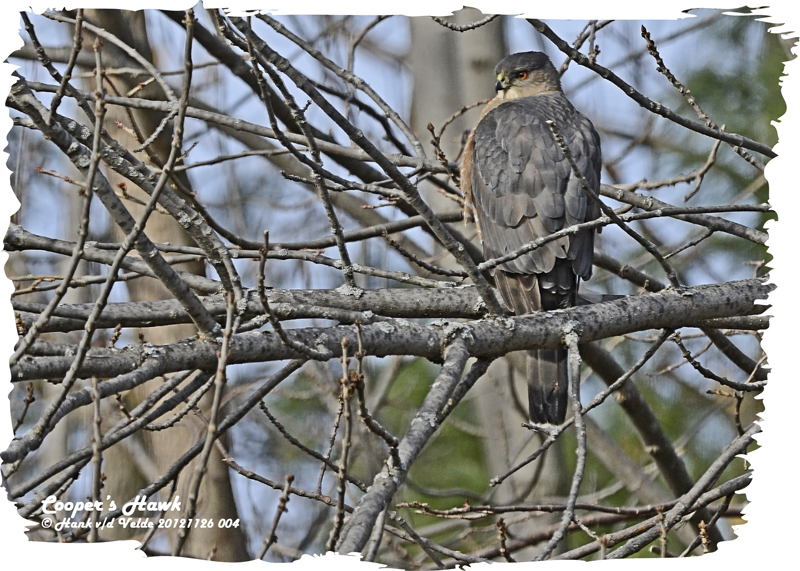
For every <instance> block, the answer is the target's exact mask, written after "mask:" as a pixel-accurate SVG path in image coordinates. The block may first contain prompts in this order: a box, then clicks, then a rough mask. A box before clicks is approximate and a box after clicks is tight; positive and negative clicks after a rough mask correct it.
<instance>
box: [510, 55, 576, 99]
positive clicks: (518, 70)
mask: <svg viewBox="0 0 800 571" xmlns="http://www.w3.org/2000/svg"><path fill="white" fill-rule="evenodd" d="M494 73H495V76H496V77H497V83H495V85H494V88H495V91H497V97H498V98H499V99H517V98H519V97H528V96H529V95H536V94H538V93H548V92H552V91H561V80H560V79H559V77H558V72H557V71H556V68H555V67H553V64H552V63H551V62H550V59H549V58H548V57H547V56H546V55H545V54H543V53H542V52H521V53H518V54H512V55H510V56H507V57H505V58H503V59H502V60H501V61H500V63H498V64H497V66H496V67H495V68H494Z"/></svg>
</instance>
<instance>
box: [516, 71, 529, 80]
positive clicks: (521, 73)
mask: <svg viewBox="0 0 800 571" xmlns="http://www.w3.org/2000/svg"><path fill="white" fill-rule="evenodd" d="M527 77H528V72H527V71H518V72H517V79H525V78H527Z"/></svg>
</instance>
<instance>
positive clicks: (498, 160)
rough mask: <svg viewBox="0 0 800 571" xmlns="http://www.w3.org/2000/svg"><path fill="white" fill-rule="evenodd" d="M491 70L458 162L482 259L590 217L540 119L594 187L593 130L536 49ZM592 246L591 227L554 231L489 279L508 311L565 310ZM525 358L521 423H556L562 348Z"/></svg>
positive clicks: (588, 269) (561, 402)
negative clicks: (525, 406)
mask: <svg viewBox="0 0 800 571" xmlns="http://www.w3.org/2000/svg"><path fill="white" fill-rule="evenodd" d="M494 71H495V75H496V76H497V83H496V84H495V90H496V91H497V96H496V97H495V98H494V99H492V100H491V101H490V102H489V103H488V104H487V105H486V107H485V109H484V110H483V113H482V115H481V119H480V122H479V123H478V126H477V127H476V128H475V130H474V131H473V132H472V133H471V135H470V138H469V139H468V141H467V146H466V148H465V151H464V159H463V162H462V165H461V180H462V185H464V190H465V192H466V195H467V197H468V200H471V202H472V205H473V208H474V210H475V213H476V214H477V223H478V228H479V230H480V233H481V236H482V240H483V252H484V255H485V257H486V258H487V259H490V258H496V257H499V256H503V255H505V254H508V253H511V252H513V251H514V250H516V249H518V248H519V247H521V246H522V245H524V244H527V243H528V242H532V241H534V240H536V239H538V238H542V237H545V236H548V235H550V234H552V233H554V232H557V231H559V230H561V229H563V228H567V227H568V226H572V225H573V224H579V223H581V222H586V221H589V220H594V219H595V218H597V217H598V215H599V208H598V206H597V204H596V203H595V202H594V201H593V200H592V198H591V197H590V196H588V195H587V193H586V192H585V190H584V189H583V187H582V186H581V184H580V182H579V180H578V179H577V178H576V177H575V175H574V173H573V170H572V168H571V167H570V164H569V162H568V161H567V159H566V157H565V156H564V153H563V152H562V151H561V149H560V148H559V146H558V144H557V143H556V141H555V137H554V136H553V132H552V131H551V129H550V127H549V126H548V124H547V121H553V122H554V123H555V126H556V129H557V130H558V132H559V133H560V134H561V136H562V137H563V138H564V141H565V142H566V144H567V146H568V148H569V150H570V154H571V155H572V157H573V159H574V161H575V163H576V165H577V170H578V172H580V174H581V175H582V176H583V178H584V179H585V180H586V182H588V184H589V186H590V187H591V188H592V189H593V190H594V191H595V192H598V191H599V187H600V166H601V155H600V138H599V137H598V135H597V131H595V129H594V126H593V125H592V123H591V121H589V119H587V118H586V117H585V116H584V115H582V114H581V113H580V112H579V111H577V110H576V109H575V107H573V106H572V103H570V102H569V100H568V99H567V97H566V95H564V92H563V91H562V89H561V81H560V79H559V75H558V72H557V71H556V69H555V67H553V64H552V63H551V62H550V60H549V59H548V57H547V56H546V55H545V54H543V53H541V52H524V53H517V54H513V55H510V56H508V57H506V58H504V59H503V60H502V61H501V62H500V63H498V64H497V67H495V70H494ZM593 250H594V231H592V230H582V231H580V232H578V233H577V234H570V235H567V236H562V237H560V238H558V239H556V240H553V241H551V242H548V243H547V244H546V245H544V246H541V247H539V248H537V249H535V250H532V251H530V252H528V253H526V254H523V255H522V256H519V257H517V258H515V259H514V260H512V261H510V262H504V263H502V264H500V265H499V266H497V267H496V269H495V270H494V279H495V283H496V285H497V287H498V289H499V290H500V294H501V295H502V297H503V300H504V301H505V303H506V305H507V306H508V307H509V308H511V309H513V310H514V312H515V313H516V314H517V315H524V314H529V313H533V312H536V311H548V310H554V309H561V308H566V307H572V306H574V305H575V304H576V298H577V290H578V281H579V280H580V279H583V280H588V279H589V278H590V277H591V275H592V254H593ZM527 362H528V402H529V407H530V419H531V422H533V423H535V424H561V423H562V422H563V421H564V418H565V415H566V409H567V392H568V384H569V383H568V381H567V351H566V349H564V348H558V349H539V350H532V351H528V359H527Z"/></svg>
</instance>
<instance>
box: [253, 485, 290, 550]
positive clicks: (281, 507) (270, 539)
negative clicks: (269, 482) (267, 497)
mask: <svg viewBox="0 0 800 571" xmlns="http://www.w3.org/2000/svg"><path fill="white" fill-rule="evenodd" d="M293 481H294V474H287V475H286V484H285V485H284V486H283V493H282V494H281V497H280V499H279V500H278V509H277V510H275V519H273V520H272V527H270V528H269V533H267V537H266V538H264V545H263V546H262V547H261V551H259V552H258V558H257V559H259V560H260V559H264V556H265V555H266V554H267V551H269V548H270V547H271V546H272V544H273V543H275V542H276V541H278V536H277V535H275V530H276V529H278V522H279V521H280V520H281V516H282V515H283V513H284V512H286V511H288V510H287V509H286V504H288V503H289V492H290V490H291V485H292V482H293Z"/></svg>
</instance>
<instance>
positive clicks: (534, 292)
mask: <svg viewBox="0 0 800 571" xmlns="http://www.w3.org/2000/svg"><path fill="white" fill-rule="evenodd" d="M562 274H563V275H562ZM494 277H495V282H496V283H497V287H498V289H499V290H500V293H501V295H502V296H503V299H504V300H505V302H506V304H507V305H509V306H510V307H512V308H513V309H514V312H515V313H516V314H517V315H525V314H529V313H534V312H537V311H541V310H542V309H545V310H551V309H559V308H561V307H569V306H572V305H574V304H575V289H576V279H575V274H574V273H572V267H571V265H570V262H569V261H567V260H563V261H562V260H557V261H556V266H555V267H554V269H553V271H552V272H550V273H548V274H543V275H537V274H511V273H506V272H503V271H497V272H495V275H494ZM554 284H559V285H561V287H560V288H558V287H556V286H555V285H554ZM543 288H546V289H543ZM558 289H561V290H562V291H563V290H566V291H564V293H560V294H556V293H552V291H549V290H558ZM527 361H528V406H529V414H530V419H531V422H532V423H534V424H561V423H562V422H564V418H565V417H566V414H567V396H568V393H569V378H568V373H567V367H568V364H567V350H566V349H564V348H558V349H537V350H534V351H528V359H527Z"/></svg>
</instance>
